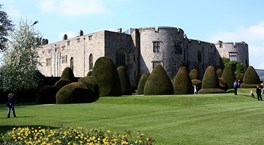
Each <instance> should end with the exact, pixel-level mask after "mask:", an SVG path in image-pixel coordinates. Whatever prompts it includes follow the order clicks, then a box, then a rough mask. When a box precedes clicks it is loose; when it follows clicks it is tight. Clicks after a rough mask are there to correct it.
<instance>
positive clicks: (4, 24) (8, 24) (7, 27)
mask: <svg viewBox="0 0 264 145" xmlns="http://www.w3.org/2000/svg"><path fill="white" fill-rule="evenodd" d="M0 9H2V5H1V4H0ZM12 30H13V24H12V21H11V20H10V19H9V18H8V15H7V14H6V12H4V11H2V10H0V51H4V50H5V48H6V47H5V46H6V42H7V40H8V39H7V36H8V33H9V32H10V31H12Z"/></svg>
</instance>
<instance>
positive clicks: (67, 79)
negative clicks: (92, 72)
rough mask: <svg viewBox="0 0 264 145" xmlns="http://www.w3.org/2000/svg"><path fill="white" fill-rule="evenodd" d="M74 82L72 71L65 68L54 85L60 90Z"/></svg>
mask: <svg viewBox="0 0 264 145" xmlns="http://www.w3.org/2000/svg"><path fill="white" fill-rule="evenodd" d="M74 81H75V77H74V74H73V71H72V69H71V68H70V67H66V68H65V69H64V70H63V72H62V74H61V77H60V79H59V80H58V81H57V82H56V83H55V84H54V85H55V86H56V87H59V88H61V87H63V86H65V85H67V84H69V83H71V82H74Z"/></svg>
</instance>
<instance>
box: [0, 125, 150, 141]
mask: <svg viewBox="0 0 264 145" xmlns="http://www.w3.org/2000/svg"><path fill="white" fill-rule="evenodd" d="M1 136H2V137H1V138H0V144H1V143H2V144H4V145H11V144H12V145H16V144H26V145H66V144H67V145H79V144H85V145H152V144H153V143H154V140H153V139H152V138H150V137H147V136H146V135H144V134H143V133H141V132H137V133H132V132H131V131H129V130H126V131H125V133H124V134H119V133H116V132H112V131H111V130H107V131H103V130H100V129H91V130H88V129H86V128H77V129H74V128H67V129H64V128H60V129H43V128H41V127H39V128H28V127H26V128H13V129H12V131H9V132H7V133H6V134H2V135H1Z"/></svg>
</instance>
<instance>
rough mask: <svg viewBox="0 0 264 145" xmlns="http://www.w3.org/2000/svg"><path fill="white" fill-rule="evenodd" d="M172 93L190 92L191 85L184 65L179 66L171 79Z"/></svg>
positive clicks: (191, 91) (191, 90)
mask: <svg viewBox="0 0 264 145" xmlns="http://www.w3.org/2000/svg"><path fill="white" fill-rule="evenodd" d="M173 88H174V94H191V93H193V85H192V81H191V78H190V76H189V72H188V70H187V68H186V67H181V68H180V69H179V71H178V72H177V74H176V77H175V79H174V80H173Z"/></svg>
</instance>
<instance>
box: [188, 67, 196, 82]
mask: <svg viewBox="0 0 264 145" xmlns="http://www.w3.org/2000/svg"><path fill="white" fill-rule="evenodd" d="M189 75H190V78H191V80H193V79H198V71H197V69H192V70H191V71H190V73H189Z"/></svg>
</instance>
